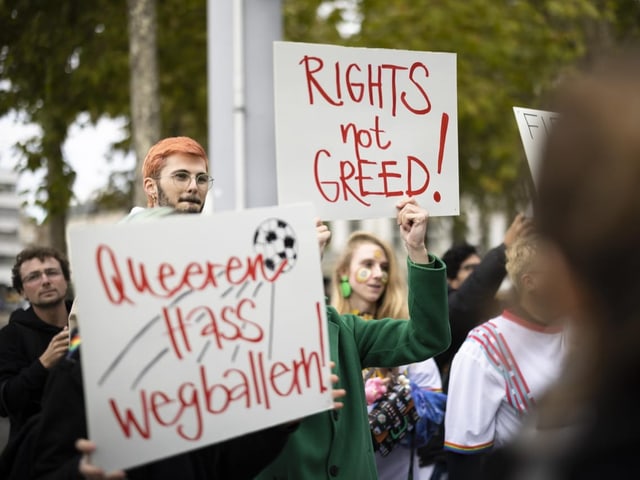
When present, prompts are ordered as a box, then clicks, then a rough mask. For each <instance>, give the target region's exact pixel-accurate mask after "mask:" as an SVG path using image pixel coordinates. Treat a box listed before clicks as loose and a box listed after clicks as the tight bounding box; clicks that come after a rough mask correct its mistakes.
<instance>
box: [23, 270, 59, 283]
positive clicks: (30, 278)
mask: <svg viewBox="0 0 640 480" xmlns="http://www.w3.org/2000/svg"><path fill="white" fill-rule="evenodd" d="M43 274H44V275H46V277H47V278H56V277H59V276H60V275H62V271H61V270H60V269H58V268H45V269H44V270H36V271H35V272H31V273H29V274H27V275H25V276H24V278H23V279H22V283H23V284H25V285H26V284H28V283H36V282H39V281H40V279H41V278H42V275H43Z"/></svg>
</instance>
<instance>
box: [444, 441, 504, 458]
mask: <svg viewBox="0 0 640 480" xmlns="http://www.w3.org/2000/svg"><path fill="white" fill-rule="evenodd" d="M492 448H493V440H492V441H490V442H487V443H481V444H479V445H458V444H457V443H453V442H444V449H445V450H449V451H450V452H454V453H462V454H465V455H473V454H475V453H482V452H485V451H487V450H491V449H492Z"/></svg>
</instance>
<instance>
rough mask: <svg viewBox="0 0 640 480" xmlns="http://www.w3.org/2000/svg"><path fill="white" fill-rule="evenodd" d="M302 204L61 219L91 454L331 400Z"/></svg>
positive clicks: (116, 454)
mask: <svg viewBox="0 0 640 480" xmlns="http://www.w3.org/2000/svg"><path fill="white" fill-rule="evenodd" d="M314 216H315V212H314V210H313V208H312V207H311V205H310V204H307V205H301V206H290V207H283V208H270V209H256V210H248V211H245V212H240V213H238V212H235V213H228V214H224V213H223V214H217V215H214V216H208V215H171V216H169V217H165V218H160V219H155V220H148V221H143V222H140V223H122V224H117V225H110V226H104V225H87V226H76V227H74V228H72V229H70V234H69V238H70V247H71V249H70V251H71V258H72V269H73V273H74V280H75V286H76V291H77V301H78V307H79V324H80V331H81V334H82V339H83V340H82V347H81V356H82V362H83V377H84V388H85V397H86V405H87V419H88V426H89V438H91V439H92V440H94V441H95V442H96V444H97V446H98V449H97V451H96V453H95V455H94V456H93V457H92V458H93V461H94V463H95V464H97V465H99V466H100V467H102V468H104V469H106V470H108V471H110V470H112V469H115V468H128V467H131V466H135V465H138V464H143V463H148V462H150V461H153V460H155V459H158V458H164V457H168V456H171V455H174V454H176V453H180V452H184V451H187V450H191V449H195V448H197V447H201V446H204V445H208V444H212V443H216V442H220V441H222V440H225V439H229V438H231V437H236V436H239V435H242V434H244V433H247V432H251V431H255V430H260V429H263V428H266V427H269V426H273V425H276V424H281V423H285V422H287V421H290V420H293V419H299V418H301V417H304V416H306V415H309V414H313V413H317V412H319V411H323V410H327V409H329V408H331V407H332V398H331V388H332V386H331V385H330V383H329V373H330V368H329V346H328V337H327V331H326V316H325V306H324V291H323V284H322V272H321V269H320V258H319V251H318V240H317V235H316V231H315V227H314V223H313V218H314ZM247 456H248V457H250V456H251V452H249V451H248V452H247Z"/></svg>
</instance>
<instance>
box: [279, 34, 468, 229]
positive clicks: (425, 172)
mask: <svg viewBox="0 0 640 480" xmlns="http://www.w3.org/2000/svg"><path fill="white" fill-rule="evenodd" d="M274 71H275V77H274V79H275V112H276V153H277V166H278V201H279V202H280V203H281V204H287V203H290V202H299V201H308V200H311V201H312V202H313V203H314V204H315V205H316V208H317V209H318V213H319V214H320V217H321V218H322V219H324V220H333V219H360V218H376V217H388V216H392V215H394V213H395V210H394V208H393V207H394V205H395V203H396V202H397V201H398V200H399V198H400V197H403V196H405V195H410V196H414V197H416V198H417V200H418V202H419V203H420V204H421V205H422V206H424V207H426V208H427V209H428V210H429V213H430V214H431V215H457V214H458V213H459V194H458V117H457V90H456V55H455V54H453V53H432V52H416V51H402V50H385V49H368V48H349V47H338V46H331V45H317V44H306V43H290V42H276V43H275V44H274Z"/></svg>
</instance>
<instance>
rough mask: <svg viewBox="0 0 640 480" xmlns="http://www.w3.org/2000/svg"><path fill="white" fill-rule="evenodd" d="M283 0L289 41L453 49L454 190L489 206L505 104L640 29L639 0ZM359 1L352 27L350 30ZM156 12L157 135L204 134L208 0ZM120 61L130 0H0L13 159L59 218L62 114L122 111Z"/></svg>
mask: <svg viewBox="0 0 640 480" xmlns="http://www.w3.org/2000/svg"><path fill="white" fill-rule="evenodd" d="M330 6H333V7H334V8H329V7H330ZM282 8H283V14H284V28H285V38H286V39H287V40H293V41H301V42H321V43H332V44H344V45H354V46H355V45H357V46H367V47H383V48H397V49H414V50H429V51H450V52H456V53H457V55H458V98H459V100H458V109H459V112H458V117H459V139H460V145H459V147H460V178H461V190H462V192H463V193H464V194H466V195H468V196H470V197H471V198H473V199H474V201H476V202H477V203H479V204H480V205H481V206H484V207H490V208H513V205H514V204H515V203H517V201H518V200H519V199H521V198H523V197H524V196H525V188H524V186H523V184H522V182H521V179H522V178H523V177H524V176H525V175H526V171H527V170H526V164H525V162H524V155H523V152H522V146H521V144H520V140H519V136H518V133H517V129H516V124H515V121H514V118H513V113H512V109H511V108H512V106H514V105H517V106H527V107H532V108H544V107H545V96H546V93H547V92H548V90H549V88H550V87H552V86H553V84H554V83H555V82H556V81H557V80H558V78H559V77H560V76H561V75H562V73H563V72H564V71H566V70H567V69H570V68H571V67H572V66H573V65H575V64H576V62H578V61H579V60H585V59H586V60H588V59H589V57H590V54H591V53H593V52H595V51H597V50H598V49H600V48H601V47H603V46H606V45H609V44H611V43H613V42H615V41H626V40H630V39H638V38H640V2H638V1H637V0H464V1H443V0H351V1H349V0H342V1H337V2H331V1H325V0H282ZM319 12H321V13H322V15H320V14H319ZM354 12H355V13H357V15H358V19H357V21H356V23H359V25H360V30H359V31H357V32H356V33H355V34H354V35H352V36H351V37H345V36H344V35H341V33H340V31H341V28H342V27H343V22H344V20H345V18H347V17H348V15H349V14H351V15H353V13H354ZM157 21H158V32H157V39H158V63H159V70H160V102H161V115H162V121H161V124H162V135H163V136H167V135H178V134H180V135H189V136H193V137H194V138H197V139H199V140H200V141H201V142H203V143H205V144H206V140H207V136H208V135H207V92H206V89H207V81H206V78H207V77H206V74H207V72H206V1H205V0H166V1H163V2H158V3H157ZM352 25H353V22H352ZM128 61H129V60H128V33H127V11H126V2H112V1H109V0H92V1H85V0H65V1H63V2H51V1H45V0H34V1H26V0H0V115H2V114H5V113H7V112H9V111H12V110H15V111H18V112H20V116H21V117H22V118H24V120H25V121H28V122H35V123H36V124H38V125H40V127H41V129H42V135H40V136H37V137H36V138H34V139H31V140H29V141H27V142H25V143H24V144H22V145H21V146H20V148H21V151H22V152H23V153H24V155H23V160H22V162H21V165H20V168H22V169H26V170H38V169H42V168H45V169H46V170H47V172H48V174H47V175H46V177H45V178H46V181H45V182H44V185H42V186H41V190H40V192H38V197H37V198H38V199H39V200H38V201H39V202H40V203H41V205H42V206H43V208H44V209H45V211H46V212H47V213H48V214H49V215H50V218H51V219H52V220H53V221H56V222H62V224H63V225H64V218H65V216H66V211H67V208H68V205H69V202H70V200H71V196H72V193H71V192H72V186H73V181H74V177H75V175H74V172H73V171H72V170H71V169H70V167H69V166H68V165H67V164H66V163H65V162H64V158H63V156H62V153H61V145H62V144H63V143H64V141H65V139H66V136H67V130H68V127H69V125H71V124H72V123H73V122H74V121H75V120H76V119H77V118H78V115H79V114H80V113H83V112H87V113H89V118H90V120H91V121H96V120H97V119H98V118H100V117H101V116H104V115H107V116H122V115H123V116H125V117H126V118H129V116H130V115H129V109H130V106H129V64H128ZM117 147H119V148H123V149H128V148H129V141H128V140H125V141H123V142H121V143H120V144H119V145H117ZM94 160H96V159H94V158H92V154H91V152H87V154H86V161H87V162H91V161H94ZM127 188H129V187H128V184H127V183H126V182H124V183H123V182H120V181H118V182H116V181H115V180H114V182H112V183H111V184H109V185H108V186H107V188H106V191H105V192H103V193H104V195H103V197H104V200H105V206H106V205H111V204H120V203H125V202H127V201H128V200H127V199H129V198H130V197H129V196H128V195H129V193H128V192H127V191H126V189H127ZM58 232H60V228H58ZM58 235H59V233H58Z"/></svg>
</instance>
